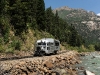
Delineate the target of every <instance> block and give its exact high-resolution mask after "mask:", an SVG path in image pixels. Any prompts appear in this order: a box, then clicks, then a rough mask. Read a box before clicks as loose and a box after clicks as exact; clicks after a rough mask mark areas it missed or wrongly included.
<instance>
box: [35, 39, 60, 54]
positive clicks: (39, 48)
mask: <svg viewBox="0 0 100 75" xmlns="http://www.w3.org/2000/svg"><path fill="white" fill-rule="evenodd" d="M58 50H60V41H59V40H56V39H53V38H43V39H40V40H37V41H36V44H35V54H38V55H44V54H51V53H55V54H56V53H57V51H58Z"/></svg>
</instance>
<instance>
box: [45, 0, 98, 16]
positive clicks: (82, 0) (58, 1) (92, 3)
mask: <svg viewBox="0 0 100 75" xmlns="http://www.w3.org/2000/svg"><path fill="white" fill-rule="evenodd" d="M44 2H45V7H46V8H48V7H50V6H51V7H52V9H55V8H59V7H62V6H68V7H70V8H82V9H85V10H87V11H93V12H94V13H96V14H99V13H100V0H44Z"/></svg>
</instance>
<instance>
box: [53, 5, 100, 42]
mask: <svg viewBox="0 0 100 75" xmlns="http://www.w3.org/2000/svg"><path fill="white" fill-rule="evenodd" d="M56 11H57V12H58V15H59V17H60V18H62V19H64V20H66V21H67V23H68V24H69V25H73V26H74V27H75V28H76V30H77V31H78V33H79V34H80V35H81V36H82V37H83V38H84V40H85V42H86V44H94V43H97V42H100V16H97V15H96V14H95V13H94V12H92V11H86V10H84V9H74V8H69V7H67V6H64V7H60V8H56V9H54V10H53V13H56Z"/></svg>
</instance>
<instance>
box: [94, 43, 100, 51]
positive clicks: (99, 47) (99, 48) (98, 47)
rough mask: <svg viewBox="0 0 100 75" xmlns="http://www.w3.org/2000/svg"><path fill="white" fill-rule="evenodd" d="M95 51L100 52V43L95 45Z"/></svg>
mask: <svg viewBox="0 0 100 75" xmlns="http://www.w3.org/2000/svg"><path fill="white" fill-rule="evenodd" d="M95 50H96V51H100V43H97V44H96V45H95Z"/></svg>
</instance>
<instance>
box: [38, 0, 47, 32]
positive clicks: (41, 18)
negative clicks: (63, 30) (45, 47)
mask: <svg viewBox="0 0 100 75" xmlns="http://www.w3.org/2000/svg"><path fill="white" fill-rule="evenodd" d="M36 21H37V24H38V29H39V30H45V28H46V26H45V4H44V0H37V12H36Z"/></svg>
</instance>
